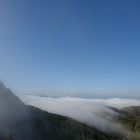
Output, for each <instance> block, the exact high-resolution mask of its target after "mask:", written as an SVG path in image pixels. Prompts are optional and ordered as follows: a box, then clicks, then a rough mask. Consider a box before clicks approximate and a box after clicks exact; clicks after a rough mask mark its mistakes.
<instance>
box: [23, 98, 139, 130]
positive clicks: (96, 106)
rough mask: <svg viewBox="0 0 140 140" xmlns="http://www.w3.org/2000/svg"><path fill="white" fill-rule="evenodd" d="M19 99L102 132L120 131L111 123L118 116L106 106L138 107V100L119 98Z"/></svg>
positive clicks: (116, 124) (119, 126) (115, 124)
mask: <svg viewBox="0 0 140 140" xmlns="http://www.w3.org/2000/svg"><path fill="white" fill-rule="evenodd" d="M20 99H21V100H22V101H23V102H25V103H26V104H28V105H32V106H35V107H38V108H40V109H42V110H45V111H48V112H51V113H56V114H61V115H64V116H68V117H71V118H73V119H75V120H78V121H80V122H83V123H86V124H88V125H90V126H94V127H96V128H98V129H100V130H103V131H112V130H116V129H117V130H122V129H121V128H122V126H121V125H120V124H118V123H116V122H114V121H113V117H115V116H117V115H118V114H117V113H116V112H114V111H113V110H111V109H109V108H108V106H109V107H116V108H118V109H120V108H123V107H127V106H135V105H140V101H139V100H133V99H119V98H112V99H82V98H71V97H63V98H47V97H40V96H35V95H20ZM114 128H115V129H114Z"/></svg>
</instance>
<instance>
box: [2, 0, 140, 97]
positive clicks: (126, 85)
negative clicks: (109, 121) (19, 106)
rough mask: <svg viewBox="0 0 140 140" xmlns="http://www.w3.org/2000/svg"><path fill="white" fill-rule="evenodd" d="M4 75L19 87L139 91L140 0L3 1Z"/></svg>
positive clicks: (102, 93) (103, 93)
mask: <svg viewBox="0 0 140 140" xmlns="http://www.w3.org/2000/svg"><path fill="white" fill-rule="evenodd" d="M0 79H1V80H2V81H4V82H5V83H6V84H7V85H8V86H9V87H11V88H13V89H14V90H16V91H18V92H38V91H41V92H43V91H50V92H63V93H70V92H71V93H72V92H73V93H77V92H78V93H80V92H83V93H90V94H91V93H93V94H94V93H96V94H97V93H100V95H99V96H100V97H103V96H106V95H107V94H108V93H109V92H110V93H111V94H110V96H113V94H114V96H116V95H115V93H116V92H117V91H121V92H120V94H118V96H123V95H121V94H122V91H125V93H124V94H125V95H126V96H127V94H128V93H129V94H130V91H132V92H133V94H131V95H132V97H133V96H138V93H139V91H140V1H139V0H13V1H11V0H9V1H8V0H1V1H0ZM127 91H129V92H128V93H127ZM134 93H135V95H134ZM129 96H130V95H129Z"/></svg>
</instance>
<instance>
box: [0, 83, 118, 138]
mask: <svg viewBox="0 0 140 140" xmlns="http://www.w3.org/2000/svg"><path fill="white" fill-rule="evenodd" d="M93 139H95V140H120V139H121V138H120V136H117V135H115V134H114V135H113V134H111V135H110V134H106V133H103V132H101V131H99V130H97V129H95V128H91V127H88V126H86V125H84V124H82V123H80V122H77V121H74V120H72V119H70V118H68V117H64V116H60V115H56V114H51V113H48V112H45V111H42V110H39V109H38V108H35V107H32V106H26V105H24V103H22V102H21V101H20V100H19V98H17V97H16V96H15V95H14V94H13V93H12V92H11V90H9V89H7V88H6V87H5V86H4V85H3V84H2V83H0V140H93Z"/></svg>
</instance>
